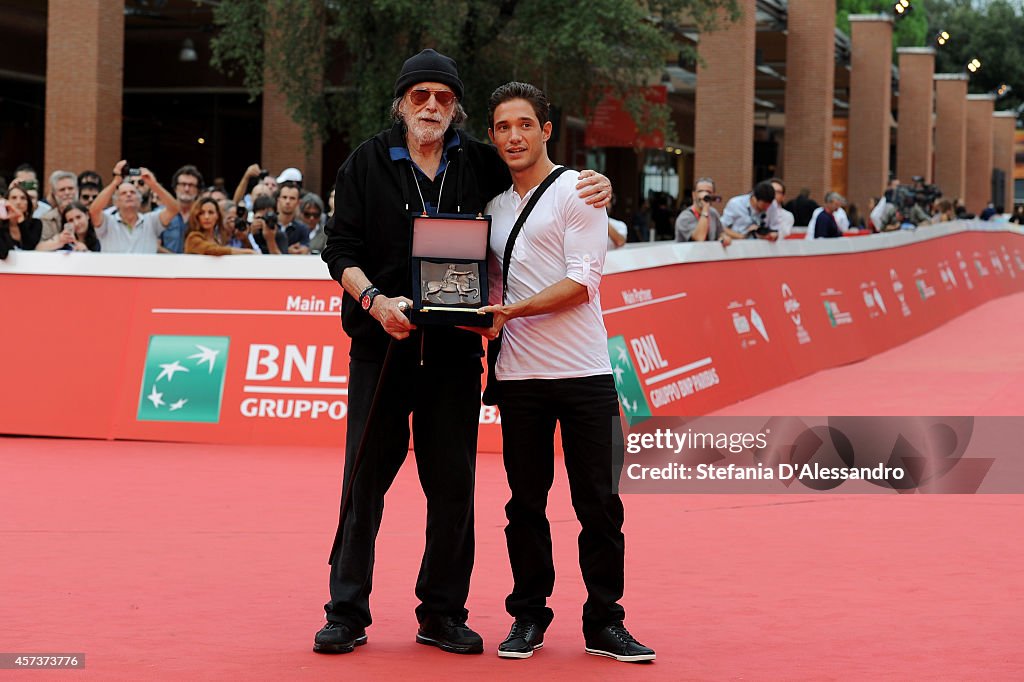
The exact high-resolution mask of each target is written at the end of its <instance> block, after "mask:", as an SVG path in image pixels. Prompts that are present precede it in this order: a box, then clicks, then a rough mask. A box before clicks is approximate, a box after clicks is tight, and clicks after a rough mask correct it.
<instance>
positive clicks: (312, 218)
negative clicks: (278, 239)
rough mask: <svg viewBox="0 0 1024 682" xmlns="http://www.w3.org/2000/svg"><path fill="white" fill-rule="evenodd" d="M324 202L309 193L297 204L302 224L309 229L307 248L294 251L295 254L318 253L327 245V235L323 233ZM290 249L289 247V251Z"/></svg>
mask: <svg viewBox="0 0 1024 682" xmlns="http://www.w3.org/2000/svg"><path fill="white" fill-rule="evenodd" d="M323 214H324V202H323V199H321V198H320V197H319V196H317V195H316V194H313V193H312V192H310V193H309V194H307V195H306V196H304V197H302V200H301V201H300V202H299V215H300V216H301V217H302V222H303V223H305V224H306V227H308V228H309V247H306V248H305V249H304V250H302V249H296V250H295V253H320V252H321V251H323V250H324V246H325V245H326V244H327V233H326V232H325V231H324V228H323V224H322V220H321V219H322V217H323ZM290 249H291V247H289V250H290Z"/></svg>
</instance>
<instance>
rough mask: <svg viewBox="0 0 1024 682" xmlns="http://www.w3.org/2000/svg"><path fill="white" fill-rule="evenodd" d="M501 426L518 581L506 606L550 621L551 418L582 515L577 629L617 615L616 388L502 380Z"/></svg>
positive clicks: (595, 382)
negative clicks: (581, 598) (583, 590)
mask: <svg viewBox="0 0 1024 682" xmlns="http://www.w3.org/2000/svg"><path fill="white" fill-rule="evenodd" d="M498 407H499V409H500V410H501V434H502V440H503V443H504V446H503V447H504V460H505V472H506V474H507V475H508V483H509V488H510V489H511V491H512V497H511V499H509V501H508V504H507V505H505V515H506V516H507V518H508V525H507V526H506V527H505V539H506V541H507V543H508V555H509V561H510V563H511V565H512V577H513V581H514V586H513V588H512V593H511V594H509V595H508V597H507V598H506V599H505V608H506V610H507V611H508V612H509V613H510V614H511V615H512V616H513V617H514V618H525V619H528V620H532V621H535V622H537V623H539V624H540V625H541V626H543V627H545V628H546V627H547V626H548V625H549V624H550V623H551V619H552V618H553V617H554V613H553V612H552V610H551V609H550V608H548V606H547V598H548V597H550V596H551V592H552V590H553V589H554V585H555V567H554V563H553V561H552V558H551V526H550V525H549V524H548V519H547V514H546V512H545V509H546V506H547V499H548V491H549V490H551V484H552V482H553V480H554V474H555V471H554V463H555V452H554V436H555V424H556V423H558V424H559V425H560V426H561V429H562V449H563V451H564V453H565V468H566V471H567V473H568V475H569V490H570V493H571V496H572V506H573V508H574V509H575V511H576V518H578V519H579V521H580V525H581V527H582V528H581V531H580V535H579V553H580V569H581V570H582V572H583V582H584V583H585V584H586V586H587V601H586V603H585V604H584V605H583V631H584V632H585V633H590V632H594V631H597V630H600V629H601V628H603V627H604V626H606V625H608V624H609V623H612V622H615V621H620V620H623V618H624V617H625V611H624V610H623V608H622V607H621V606H620V605H619V603H618V601H619V599H621V598H622V590H623V564H624V556H625V539H624V538H623V535H622V521H623V512H622V502H621V501H620V500H619V496H618V495H617V494H614V493H613V492H612V476H613V468H612V467H613V460H614V457H613V455H614V451H615V448H620V449H621V447H622V426H621V424H620V423H619V419H618V417H619V404H618V396H617V394H616V392H615V383H614V381H613V380H612V376H611V375H610V374H609V375H599V376H591V377H582V378H575V379H527V380H521V381H504V382H502V384H501V398H500V399H499V402H498Z"/></svg>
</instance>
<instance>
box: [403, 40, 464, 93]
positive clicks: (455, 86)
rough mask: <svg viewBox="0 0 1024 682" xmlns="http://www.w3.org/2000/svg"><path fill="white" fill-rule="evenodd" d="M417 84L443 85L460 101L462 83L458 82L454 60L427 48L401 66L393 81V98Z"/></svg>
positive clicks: (457, 72)
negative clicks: (396, 77)
mask: <svg viewBox="0 0 1024 682" xmlns="http://www.w3.org/2000/svg"><path fill="white" fill-rule="evenodd" d="M417 83H444V84H445V85H447V86H448V87H450V88H451V89H452V91H453V92H455V96H456V97H458V98H459V99H460V100H461V99H462V81H461V80H459V71H458V69H457V68H456V66H455V60H454V59H452V58H451V57H446V56H444V55H443V54H440V53H438V52H435V51H434V50H431V49H429V48H428V49H426V50H423V52H420V53H419V54H418V55H415V56H413V57H409V58H408V59H406V60H405V64H402V71H401V72H400V73H399V74H398V80H396V81H395V97H401V96H402V95H404V94H405V91H406V90H408V89H409V88H410V87H411V86H413V85H416V84H417Z"/></svg>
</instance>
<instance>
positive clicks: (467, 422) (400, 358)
mask: <svg viewBox="0 0 1024 682" xmlns="http://www.w3.org/2000/svg"><path fill="white" fill-rule="evenodd" d="M407 346H408V348H407ZM411 348H412V344H400V345H398V346H396V348H395V352H394V354H393V356H392V360H391V361H392V363H394V364H393V365H392V367H391V368H390V369H389V370H388V374H387V377H386V378H385V385H384V386H383V387H382V391H383V393H382V395H381V398H380V401H379V403H378V405H377V412H376V413H375V415H374V419H373V424H372V425H371V432H370V433H369V434H368V440H367V445H366V450H365V452H364V454H363V458H362V462H361V463H360V466H359V471H358V472H357V473H356V476H355V482H354V485H353V487H352V502H351V506H350V507H349V511H348V515H347V517H346V519H345V524H344V528H342V529H341V533H342V535H341V542H340V543H339V544H338V547H337V548H336V551H335V554H334V556H333V557H332V558H331V575H330V587H331V601H330V602H329V603H328V604H326V605H325V606H324V609H325V610H326V611H327V620H328V621H330V622H335V623H343V624H345V625H349V626H353V627H366V626H368V625H369V624H370V623H371V622H372V619H371V618H370V590H371V588H372V586H373V563H374V544H375V542H376V539H377V532H378V530H380V523H381V518H382V516H383V513H384V494H385V493H386V492H387V491H388V488H390V487H391V483H392V482H393V481H394V480H395V476H396V475H397V474H398V470H399V468H400V467H401V466H402V462H403V461H405V457H406V453H407V452H408V450H409V415H410V413H411V414H412V434H413V440H414V447H415V454H416V469H417V472H418V473H419V479H420V485H421V486H422V487H423V492H424V494H425V495H426V498H427V523H426V547H425V548H424V551H423V559H422V562H421V563H420V571H419V577H418V578H417V580H416V596H417V598H419V600H420V604H419V606H417V607H416V617H417V619H418V620H420V621H422V620H423V618H424V617H426V616H428V615H432V614H434V615H451V616H456V617H459V618H466V616H467V615H468V611H466V598H467V596H468V594H469V578H470V574H471V573H472V571H473V556H474V549H475V547H474V535H473V522H474V521H473V486H474V481H475V476H476V443H477V429H478V426H479V419H480V374H481V371H482V369H481V365H480V361H479V360H468V359H467V360H466V361H465V362H463V363H462V364H460V365H458V366H456V367H452V366H450V365H446V366H431V365H429V364H428V365H427V366H425V367H422V366H420V365H419V363H418V360H417V357H416V354H415V353H414V352H409V349H411ZM380 373H381V365H380V364H379V363H375V362H366V361H360V360H355V359H353V360H351V362H350V365H349V412H348V434H347V437H346V438H347V440H346V443H345V485H347V484H348V481H349V479H351V478H352V463H353V458H354V455H355V452H356V449H357V448H358V445H359V439H360V437H361V436H362V433H363V430H364V429H365V427H366V418H367V414H368V412H369V410H370V404H371V401H372V400H373V392H374V389H375V387H376V385H377V380H378V378H379V376H380ZM409 522H410V523H411V522H412V520H411V519H410V520H409Z"/></svg>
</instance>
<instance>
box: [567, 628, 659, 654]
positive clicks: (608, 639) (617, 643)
mask: <svg viewBox="0 0 1024 682" xmlns="http://www.w3.org/2000/svg"><path fill="white" fill-rule="evenodd" d="M584 639H585V641H586V652H587V653H588V654H593V655H595V656H607V657H608V658H614V659H615V660H616V661H624V662H626V663H641V662H644V661H653V660H654V649H651V648H650V647H646V646H644V645H643V644H641V643H640V642H638V641H636V640H635V639H633V635H631V634H629V630H627V629H626V628H625V626H623V625H622V623H612V624H611V625H608V626H606V627H605V628H604V629H603V630H600V631H598V632H596V633H594V634H592V635H586V636H585V637H584Z"/></svg>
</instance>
